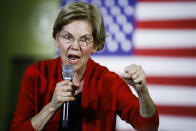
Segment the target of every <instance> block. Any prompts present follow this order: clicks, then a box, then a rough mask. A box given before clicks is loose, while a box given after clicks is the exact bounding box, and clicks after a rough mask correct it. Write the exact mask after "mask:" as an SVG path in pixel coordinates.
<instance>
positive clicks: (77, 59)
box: [68, 54, 80, 64]
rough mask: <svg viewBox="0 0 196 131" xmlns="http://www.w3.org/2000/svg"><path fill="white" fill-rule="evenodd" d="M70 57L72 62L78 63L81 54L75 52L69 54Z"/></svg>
mask: <svg viewBox="0 0 196 131" xmlns="http://www.w3.org/2000/svg"><path fill="white" fill-rule="evenodd" d="M68 59H69V63H70V64H77V63H78V61H79V59H80V56H78V55H74V54H69V55H68Z"/></svg>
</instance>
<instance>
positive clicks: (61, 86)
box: [50, 80, 78, 110]
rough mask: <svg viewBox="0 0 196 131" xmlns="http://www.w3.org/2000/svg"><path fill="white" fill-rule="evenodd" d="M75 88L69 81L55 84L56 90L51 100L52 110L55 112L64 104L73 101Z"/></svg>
mask: <svg viewBox="0 0 196 131" xmlns="http://www.w3.org/2000/svg"><path fill="white" fill-rule="evenodd" d="M77 88H78V87H77V86H74V85H73V83H72V82H71V81H69V80H64V81H61V82H59V83H57V84H56V88H55V91H54V94H53V97H52V100H51V102H50V103H51V106H52V108H53V110H57V109H58V108H59V107H61V105H62V104H63V103H64V102H67V101H73V100H75V97H74V94H75V90H76V89H77Z"/></svg>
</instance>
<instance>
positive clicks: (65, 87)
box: [61, 86, 74, 92]
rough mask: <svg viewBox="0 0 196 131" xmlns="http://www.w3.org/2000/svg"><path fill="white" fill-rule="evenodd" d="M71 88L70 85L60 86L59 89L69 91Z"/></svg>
mask: <svg viewBox="0 0 196 131" xmlns="http://www.w3.org/2000/svg"><path fill="white" fill-rule="evenodd" d="M73 90H74V89H73V88H72V86H61V91H63V92H71V91H73Z"/></svg>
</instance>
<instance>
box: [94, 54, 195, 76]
mask: <svg viewBox="0 0 196 131" xmlns="http://www.w3.org/2000/svg"><path fill="white" fill-rule="evenodd" d="M92 58H93V59H94V60H95V61H96V62H98V63H100V64H101V65H104V66H106V67H108V69H109V70H111V71H114V72H116V73H117V74H120V75H122V74H123V73H124V68H125V67H126V66H127V65H130V64H133V63H135V64H138V65H141V66H142V68H143V69H144V71H145V72H146V74H147V75H151V76H196V69H195V68H196V58H175V57H174V58H173V57H163V58H159V57H143V56H133V57H130V56H116V57H114V56H104V57H96V56H93V57H92Z"/></svg>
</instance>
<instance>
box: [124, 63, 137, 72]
mask: <svg viewBox="0 0 196 131" xmlns="http://www.w3.org/2000/svg"><path fill="white" fill-rule="evenodd" d="M135 66H136V65H135V64H131V65H129V66H127V67H125V72H126V73H128V71H129V70H130V69H132V68H133V67H135Z"/></svg>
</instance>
